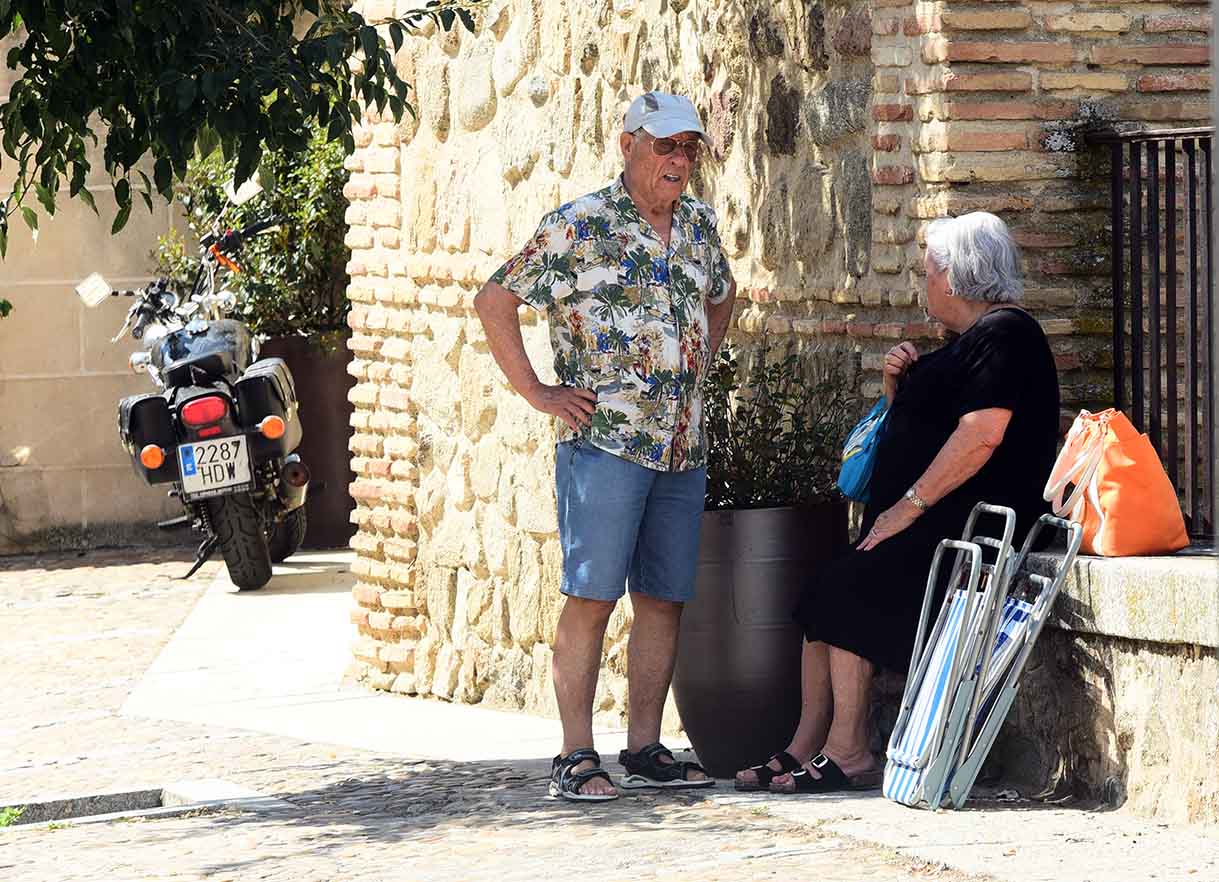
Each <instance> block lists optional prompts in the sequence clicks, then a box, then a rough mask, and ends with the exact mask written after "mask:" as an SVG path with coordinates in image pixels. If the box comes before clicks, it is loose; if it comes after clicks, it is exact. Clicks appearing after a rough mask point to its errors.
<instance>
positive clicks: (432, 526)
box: [348, 0, 1210, 722]
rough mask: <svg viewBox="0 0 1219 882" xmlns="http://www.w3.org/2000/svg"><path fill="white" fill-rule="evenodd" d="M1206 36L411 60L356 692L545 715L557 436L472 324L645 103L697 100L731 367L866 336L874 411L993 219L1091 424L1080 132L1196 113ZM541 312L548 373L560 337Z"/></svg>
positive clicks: (1097, 187)
mask: <svg viewBox="0 0 1219 882" xmlns="http://www.w3.org/2000/svg"><path fill="white" fill-rule="evenodd" d="M408 5H409V4H399V6H401V7H402V8H403V9H405V8H407V7H408ZM392 9H393V4H391V3H385V2H366V3H364V4H363V11H364V12H365V13H366V14H367V15H369V16H370V17H372V18H373V19H376V18H377V17H379V16H381V15H383V14H386V13H388V12H390V11H392ZM1209 28H1210V17H1209V15H1207V14H1205V13H1203V12H1202V11H1201V10H1200V7H1199V6H1197V5H1190V4H1183V5H1173V4H1150V3H1131V4H1128V5H1122V4H1114V5H1113V7H1112V9H1110V8H1109V7H1106V8H1105V11H1104V12H1097V11H1096V9H1095V7H1093V6H1091V5H1087V4H1080V5H1078V6H1076V5H1073V4H1070V3H1056V4H1052V5H1051V4H1043V3H1028V4H1021V3H986V4H981V5H977V6H975V5H966V4H960V3H938V4H937V3H917V4H914V3H912V2H910V0H873V2H871V3H862V2H859V3H846V2H844V3H821V2H807V0H784V2H775V3H761V2H744V0H732V2H719V3H712V2H702V0H615V2H610V0H600V2H590V3H581V4H565V3H558V2H537V0H497V2H494V3H492V4H491V6H490V8H489V9H488V10H487V11H486V13H485V14H483V15H481V16H480V18H479V27H478V32H477V33H476V34H473V35H471V34H467V33H459V32H457V31H454V32H452V33H449V34H443V33H431V32H427V33H423V34H421V35H419V36H417V37H414V38H412V39H410V40H409V41H408V43H407V45H406V46H404V47H403V49H402V50H401V52H400V53H399V56H398V65H399V69H400V71H401V72H402V73H403V75H404V76H405V77H407V78H408V79H409V80H411V81H413V82H415V83H416V84H417V93H416V98H417V101H418V104H419V116H418V119H417V120H413V119H412V120H409V121H407V122H406V123H405V124H403V125H395V124H394V123H393V122H391V121H388V120H385V119H381V118H378V117H377V116H376V115H375V114H370V115H369V116H368V118H367V121H366V124H365V125H364V126H363V127H362V128H361V129H360V130H359V132H358V134H357V143H358V145H359V147H358V149H357V151H356V153H355V155H354V156H352V157H351V160H350V165H351V170H352V179H351V182H350V184H349V186H348V195H349V196H350V198H351V200H352V206H351V209H350V215H349V218H348V220H349V222H350V225H351V230H350V237H349V244H350V245H351V247H352V249H353V259H352V265H351V273H352V285H351V289H350V296H351V299H352V300H353V301H354V308H353V312H352V316H351V323H352V327H353V330H354V336H353V338H352V342H351V347H352V349H353V355H354V358H353V362H352V367H351V370H352V372H353V374H355V376H356V377H357V378H358V385H357V386H356V388H355V390H354V391H353V393H352V397H353V401H354V402H355V405H356V413H355V416H354V421H355V430H356V434H355V437H354V438H353V441H352V453H353V467H354V469H355V471H356V473H357V475H358V476H359V477H358V479H357V480H356V482H355V483H354V484H353V485H352V493H353V495H354V496H355V497H356V500H357V502H358V507H357V510H356V512H355V515H354V517H355V518H356V520H357V521H358V523H359V525H360V532H359V533H358V535H357V536H356V537H355V539H354V540H353V547H354V548H355V549H356V551H357V552H358V553H359V556H358V559H357V562H356V565H355V566H356V573H357V576H358V578H359V583H358V585H357V587H356V589H355V599H356V606H355V609H354V611H353V618H354V620H355V621H356V623H357V625H358V626H359V630H360V637H359V639H358V642H357V643H356V645H355V647H354V654H355V657H356V663H355V665H354V667H353V672H354V673H355V674H356V675H357V676H359V677H362V678H363V679H365V680H366V682H368V683H369V684H370V685H372V686H375V687H377V688H382V689H392V690H395V691H398V692H403V693H408V694H415V693H419V694H432V695H436V696H439V697H442V698H446V699H455V700H463V701H477V700H480V699H481V700H486V701H489V702H493V703H496V704H499V705H506V706H510V707H528V708H531V709H535V710H541V711H545V712H553V699H552V697H551V690H550V664H549V661H550V648H549V643H548V641H549V639H550V637H551V635H552V633H553V627H554V623H555V619H556V616H557V614H558V610H559V607H560V598H559V596H558V594H557V588H556V586H557V583H558V572H559V564H560V554H559V547H558V543H557V539H556V535H555V513H554V501H553V490H552V477H551V468H552V458H553V453H552V450H553V448H552V444H553V437H554V436H553V430H552V428H551V427H550V425H549V424H548V422H547V420H545V419H543V418H542V417H540V416H539V415H538V414H536V413H534V412H532V411H530V409H529V408H528V407H527V406H526V405H525V404H524V402H523V401H522V400H521V399H519V398H518V397H516V396H515V395H513V394H512V393H511V391H510V390H509V389H508V388H507V386H506V384H505V382H504V380H503V378H502V376H501V375H500V373H499V371H498V370H497V369H496V367H495V365H494V363H493V361H492V359H491V356H490V354H489V352H488V350H487V346H486V342H485V340H484V338H483V336H482V331H481V327H480V325H479V323H478V321H477V319H476V317H475V316H474V315H473V312H472V308H471V301H472V298H473V295H474V294H475V293H476V291H477V290H478V288H479V286H480V285H481V284H482V282H483V281H484V280H485V279H486V277H487V276H488V275H489V274H490V273H491V272H492V271H493V270H494V269H495V268H496V267H497V266H498V265H499V264H500V263H501V262H502V261H503V260H505V259H506V258H507V257H509V256H510V255H511V254H512V253H513V252H514V251H515V250H516V249H517V248H518V247H519V246H520V245H521V244H522V243H523V242H524V241H525V240H526V238H527V237H528V236H529V235H530V234H531V233H532V231H533V229H534V226H535V225H536V223H537V221H538V219H539V218H540V217H541V215H542V214H543V213H544V212H546V211H548V210H550V209H551V208H553V207H555V206H556V205H558V204H559V203H561V202H563V201H565V200H568V199H571V198H574V197H576V196H578V195H580V194H582V193H584V192H587V191H589V190H592V189H595V188H597V187H600V186H602V185H603V184H604V183H606V182H607V181H608V180H609V179H610V178H611V177H612V176H613V175H615V174H616V173H617V172H618V170H619V168H620V156H619V154H618V152H617V147H616V137H617V133H618V131H619V127H620V120H621V114H622V112H623V110H624V109H625V107H626V105H627V103H628V102H629V100H630V99H631V98H633V97H634V96H636V95H638V94H639V93H640V92H642V91H644V90H646V89H653V88H655V89H662V90H669V91H674V92H679V93H684V94H686V95H689V96H690V97H691V98H692V99H693V100H694V102H695V104H696V105H697V106H698V107H699V108H700V109H701V111H702V113H703V114H704V118H705V119H706V121H707V125H708V130H709V132H710V133H711V134H712V137H713V139H714V141H715V145H716V146H715V150H714V156H713V157H712V158H711V159H710V160H709V161H707V162H705V163H703V165H702V166H701V167H700V169H699V171H698V173H697V174H696V175H695V176H694V178H693V179H692V189H693V190H694V192H695V193H696V194H697V195H699V196H701V197H702V198H703V199H705V200H706V201H708V202H710V203H711V204H712V205H713V206H714V207H715V209H716V211H717V212H718V214H719V218H720V228H721V234H722V238H723V240H724V243H725V247H726V249H727V251H728V255H729V258H730V261H731V264H732V268H733V272H734V274H735V276H736V278H737V281H738V283H739V285H740V294H739V297H738V304H737V310H736V314H735V319H734V323H733V327H732V330H731V336H732V339H734V340H735V341H736V342H737V343H738V344H743V345H750V344H751V343H752V342H754V341H757V340H758V339H759V338H760V337H761V336H762V335H769V336H770V337H774V338H778V339H779V340H782V341H790V342H791V343H793V344H795V345H797V346H803V345H807V344H810V343H814V342H822V341H826V340H834V341H838V342H843V343H846V344H847V345H848V346H850V347H851V348H852V349H853V351H854V352H855V353H856V354H857V357H858V363H857V364H856V365H854V366H853V367H854V368H857V370H853V371H852V374H853V376H856V378H857V382H858V384H859V386H860V387H861V389H862V390H863V391H864V392H865V393H866V394H869V395H872V394H876V393H877V392H878V390H879V369H880V364H881V358H882V353H883V352H884V351H885V350H886V349H887V348H888V347H889V346H891V345H892V344H893V343H894V342H896V341H897V340H900V339H913V340H915V341H916V343H917V344H918V345H920V346H921V347H932V346H935V345H937V343H936V338H937V337H938V336H939V333H940V331H939V328H938V327H937V326H936V325H934V324H933V323H929V322H928V321H927V319H926V317H925V314H924V312H923V310H922V308H921V306H920V305H919V299H920V295H921V291H922V279H921V275H920V274H921V272H922V268H921V252H920V246H919V242H918V238H919V232H920V228H921V226H922V224H923V223H924V221H925V220H926V219H928V218H931V217H937V216H941V215H944V214H948V213H959V212H962V211H966V210H971V209H975V208H986V209H989V210H993V211H996V212H998V213H1000V214H1002V215H1003V216H1004V217H1005V218H1006V219H1007V220H1008V221H1009V223H1010V224H1011V225H1012V227H1013V229H1014V230H1015V232H1016V235H1017V238H1018V239H1019V241H1020V242H1021V243H1022V245H1023V246H1024V248H1025V249H1026V251H1025V264H1026V270H1027V276H1028V278H1027V283H1028V300H1029V305H1030V307H1031V308H1032V309H1033V311H1034V312H1035V314H1036V315H1037V316H1038V318H1039V319H1041V320H1042V324H1043V327H1044V328H1045V330H1046V331H1047V333H1048V334H1049V335H1050V337H1051V340H1052V345H1053V348H1054V351H1055V353H1056V355H1057V357H1058V361H1059V366H1060V369H1061V371H1062V382H1063V387H1064V392H1065V398H1066V401H1067V403H1068V404H1078V403H1081V402H1086V403H1091V402H1094V401H1103V400H1104V399H1105V398H1106V397H1107V394H1108V393H1107V383H1108V373H1107V371H1108V369H1109V365H1108V361H1107V358H1108V350H1107V339H1108V333H1109V325H1108V307H1107V305H1106V304H1107V300H1108V296H1109V293H1108V280H1107V275H1106V272H1107V268H1106V264H1105V260H1106V253H1107V252H1106V247H1105V244H1104V231H1103V227H1104V222H1105V211H1104V208H1105V205H1106V200H1107V183H1106V180H1105V178H1104V177H1103V172H1104V169H1103V168H1102V167H1100V165H1099V164H1098V162H1097V159H1096V157H1095V156H1093V155H1092V154H1091V153H1090V152H1089V151H1087V150H1082V149H1080V141H1079V139H1078V138H1077V137H1076V135H1077V134H1078V132H1079V131H1080V130H1082V129H1084V128H1086V127H1087V126H1088V125H1090V124H1091V123H1092V122H1094V121H1096V120H1098V119H1111V120H1127V121H1129V120H1134V121H1146V120H1157V121H1166V122H1171V123H1174V124H1186V123H1188V122H1195V121H1200V120H1202V119H1204V118H1205V117H1206V116H1207V114H1208V110H1207V95H1206V93H1205V90H1207V89H1209V88H1210V83H1209V74H1208V73H1206V72H1205V71H1204V70H1203V69H1202V68H1201V67H1200V65H1204V64H1205V63H1206V56H1207V48H1206V35H1207V33H1208V32H1209ZM523 318H524V336H525V340H526V345H527V348H528V350H529V352H530V355H531V357H532V359H533V361H534V364H535V365H536V366H537V367H538V368H539V371H540V373H542V374H543V375H544V376H545V375H546V374H547V373H548V372H549V363H550V353H549V345H548V342H547V335H546V329H545V324H544V320H543V321H539V319H538V316H537V315H535V314H533V313H532V312H528V311H526V312H525V313H524V315H523ZM624 607H625V605H624ZM628 623H629V610H628V609H626V608H623V609H620V610H619V612H618V614H616V615H615V617H614V620H613V622H612V623H611V627H610V633H609V635H608V636H607V641H606V649H607V662H606V674H607V675H606V676H604V677H603V678H602V686H601V690H602V691H601V693H600V694H599V697H598V702H597V708H598V711H599V712H600V714H601V715H602V716H601V719H602V720H603V721H605V722H614V721H618V720H620V717H621V714H622V712H623V709H624V706H625V705H624V700H623V696H624V691H625V689H624V678H623V676H622V675H623V669H624V663H625V643H624V638H625V632H626V629H627V626H628Z"/></svg>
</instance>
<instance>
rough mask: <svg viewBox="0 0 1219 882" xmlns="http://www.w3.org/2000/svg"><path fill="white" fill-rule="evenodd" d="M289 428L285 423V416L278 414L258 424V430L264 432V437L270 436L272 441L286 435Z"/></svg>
mask: <svg viewBox="0 0 1219 882" xmlns="http://www.w3.org/2000/svg"><path fill="white" fill-rule="evenodd" d="M287 428H288V427H287V426H286V425H284V420H283V417H278V416H269V417H267V418H266V419H264V420H263V421H262V422H261V423H259V424H258V431H260V432H262V434H263V437H265V438H270V439H271V440H272V441H274V440H275V439H276V438H282V437H284V432H285V431H287Z"/></svg>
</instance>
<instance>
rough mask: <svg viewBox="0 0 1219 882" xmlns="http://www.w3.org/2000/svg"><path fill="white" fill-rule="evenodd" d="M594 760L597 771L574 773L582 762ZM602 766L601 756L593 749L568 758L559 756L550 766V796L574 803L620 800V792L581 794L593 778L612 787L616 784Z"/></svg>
mask: <svg viewBox="0 0 1219 882" xmlns="http://www.w3.org/2000/svg"><path fill="white" fill-rule="evenodd" d="M588 760H592V761H593V762H594V763H596V764H597V768H595V769H585V770H584V771H582V772H575V771H572V770H573V769H575V767H576V766H578V765H580V763H582V762H587V761H588ZM600 766H601V755H600V754H599V753H597V751H595V750H593V749H592V748H591V747H582V748H580V749H579V750H573V751H572V752H571V753H569V754H567V756H563V755H562V754H559V755H558V756H556V757H555V758H554V760H553V761H552V762H551V764H550V787H549V790H550V795H551V796H557V797H561V798H563V799H570V800H571V801H573V802H609V801H610V800H611V799H617V798H618V791H617V790H615V791H614V792H613V793H581V792H580V791H581V789H582V788H583V787H584V785H585V784H587V783H588V782H589V781H591V780H592V779H593V778H604V779H605V780H606V781H608V782H609V783H610V784H611V785H612V784H613V783H614V782H613V781H612V780H611V779H610V776H609V774H608V773H606V771H605V770H604V769H602V768H600Z"/></svg>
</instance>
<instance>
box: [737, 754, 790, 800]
mask: <svg viewBox="0 0 1219 882" xmlns="http://www.w3.org/2000/svg"><path fill="white" fill-rule="evenodd" d="M775 761H778V763H779V765H780V766H781V767H782V768H780V769H779V771H777V772H776V771H775V770H774V769H772V768H771V767H770V764H771V763H772V762H775ZM799 769H800V762H799V760H797V759H796V758H795V757H794V756H792V755H791V754H790V753H788V752H787V751H786V750H780V751H779V752H778V753H776V754H775V755H774V756H772V757H771V758H770V759H768V760H767V761H766V762H764V763H762V764H761V765H758V766H750V767H749V768H748V769H745V770H744V771H746V772H753V773H754V774H755V775H757V776H758V780H757V781H742V780H741V779H740V778H737V779H736V789H737V790H769V789H770V782H771V780H772V779H773V778H776V777H777V776H779V775H785V774H789V773H792V772H796V771H798V770H799Z"/></svg>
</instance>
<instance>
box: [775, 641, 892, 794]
mask: <svg viewBox="0 0 1219 882" xmlns="http://www.w3.org/2000/svg"><path fill="white" fill-rule="evenodd" d="M828 654H829V664H828V670H829V674H830V689H831V692H832V693H833V713H832V722H831V724H830V728H829V733H828V734H827V735H826V738H825V746H824V747H822V748H821V753H823V754H825V755H826V756H827V757H829V758H830V759H831V760H833V761H834V762H835V763H836V764H837V765H838V767H839V768H840V769H842V771H843V772H844V773H845V774H846V775H848V776H853V775H858V774H860V773H862V772H867V771H871V770H873V769H875V768H876V758H875V757H874V756H872V751H871V747H870V745H869V742H868V714H869V711H870V710H871V703H872V702H871V698H872V673H873V671H874V669H875V668H874V666H873V664H872V662H870V661H868V660H867V659H865V658H861V657H860V656H858V655H856V654H855V653H853V652H848V651H847V650H845V649H839V648H838V647H837V646H831V647H829V648H828ZM796 758H797V759H801V758H802V757H801V756H800V755H799V754H797V755H796ZM805 768H806V769H808V770H809V774H811V775H812V776H813V777H814V778H820V777H821V773H820V772H818V771H817V770H816V769H814V768H811V767H810V766H808V765H807V764H806V765H805ZM772 786H774V787H775V789H778V790H786V789H790V788H791V787H792V786H793V781H792V777H791V775H779V776H777V777H776V778H775V779H774V781H773V782H772Z"/></svg>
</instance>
